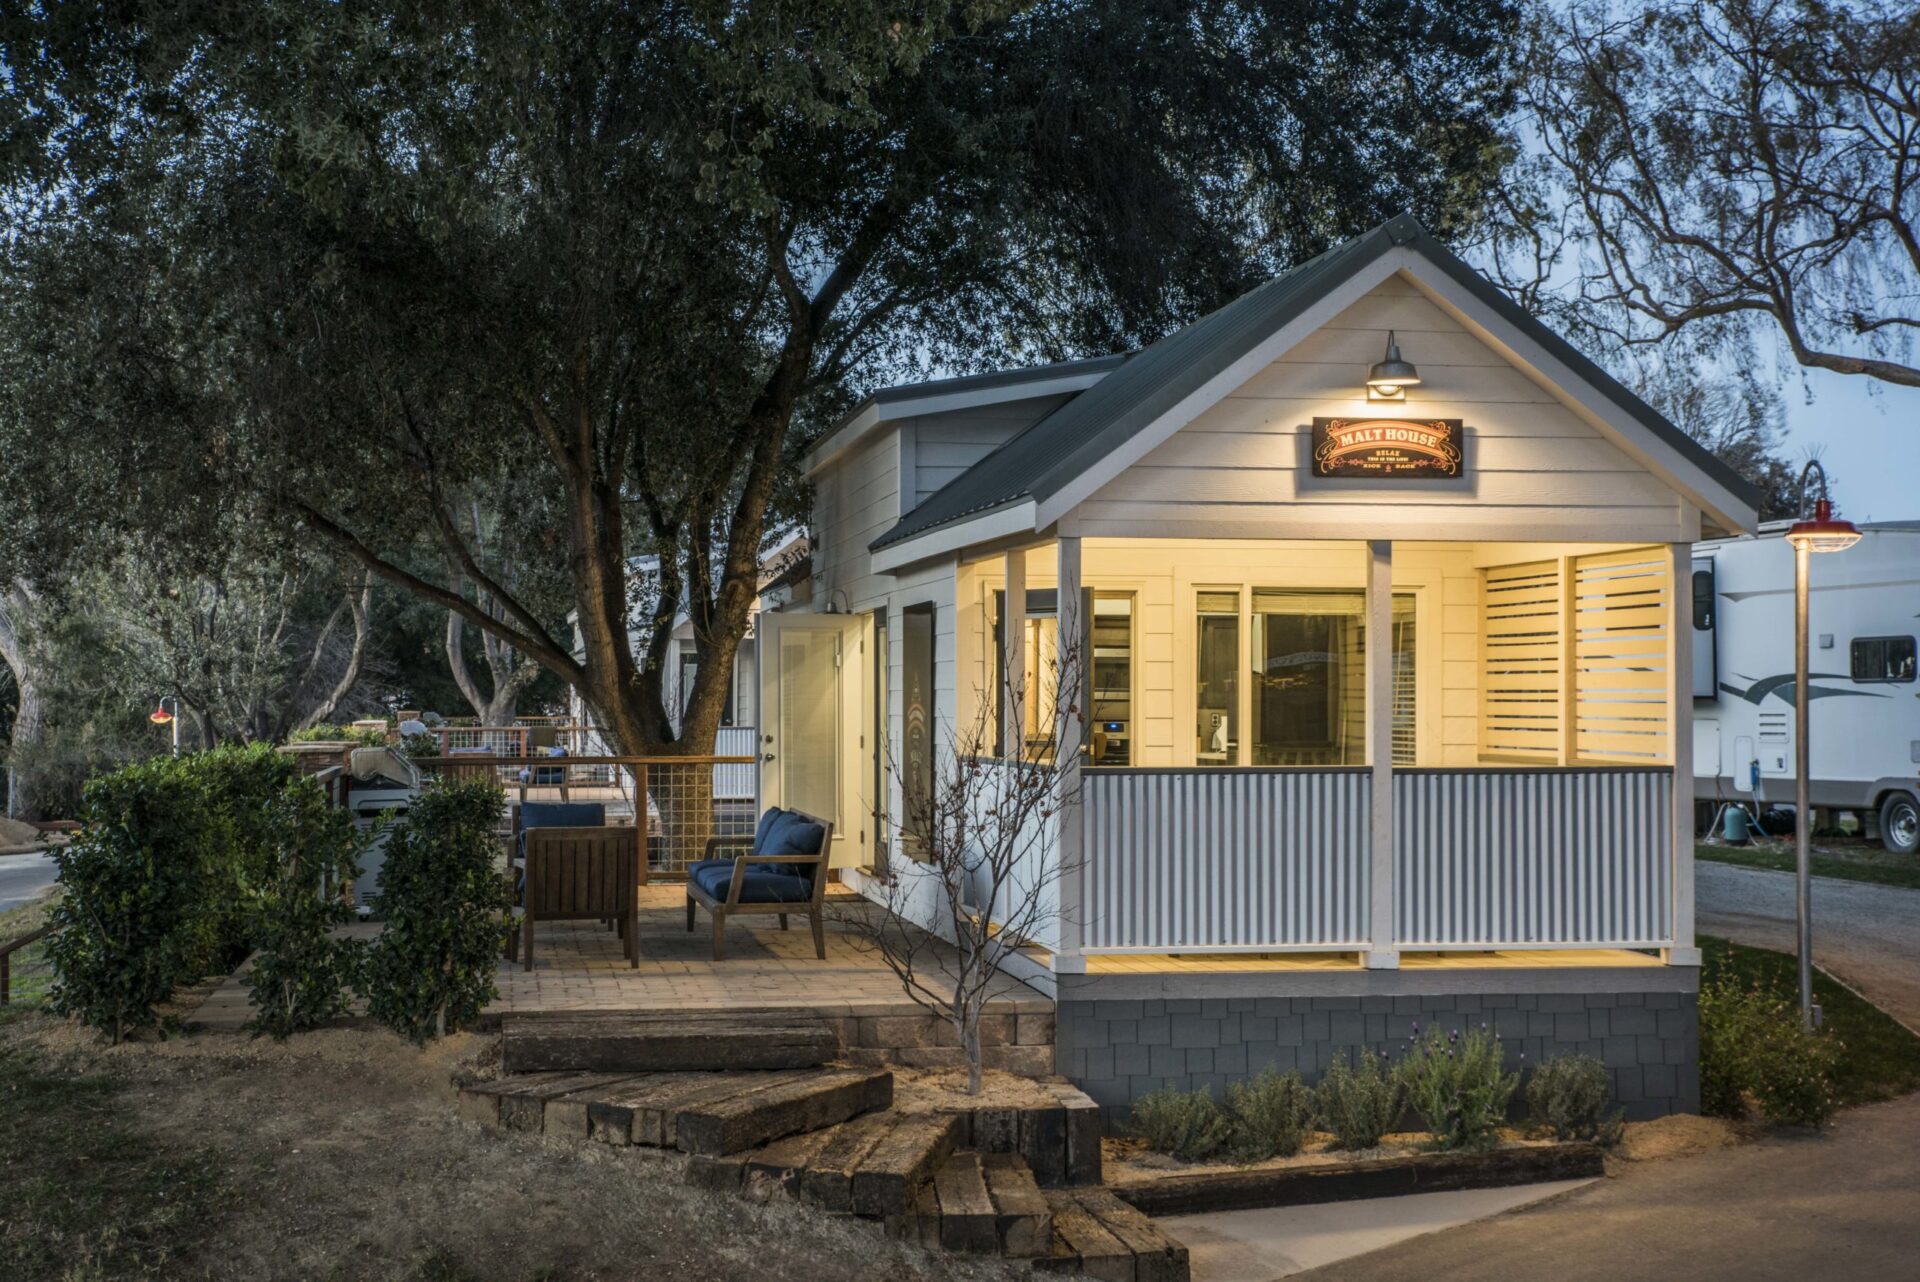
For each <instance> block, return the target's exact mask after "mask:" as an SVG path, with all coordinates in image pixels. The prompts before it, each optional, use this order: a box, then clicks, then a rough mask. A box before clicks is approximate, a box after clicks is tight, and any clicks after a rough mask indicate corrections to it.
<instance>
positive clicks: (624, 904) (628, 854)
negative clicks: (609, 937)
mask: <svg viewBox="0 0 1920 1282" xmlns="http://www.w3.org/2000/svg"><path fill="white" fill-rule="evenodd" d="M525 835H526V842H527V867H526V885H525V889H524V898H525V908H524V912H523V916H522V918H521V931H522V933H523V935H524V938H523V940H522V942H521V945H520V951H521V952H522V953H523V954H524V955H523V956H522V958H521V962H522V964H523V966H524V967H525V968H526V969H527V970H532V969H533V923H534V922H535V921H609V920H610V921H613V922H615V923H616V924H617V926H618V929H619V931H620V938H621V941H622V943H623V944H624V945H625V951H626V956H627V965H628V966H629V967H638V966H639V965H640V940H639V934H640V916H639V913H640V887H641V886H643V885H645V884H646V880H647V870H646V867H645V865H644V864H642V863H641V861H640V830H639V829H637V828H625V827H604V828H529V829H527V830H526V834H525Z"/></svg>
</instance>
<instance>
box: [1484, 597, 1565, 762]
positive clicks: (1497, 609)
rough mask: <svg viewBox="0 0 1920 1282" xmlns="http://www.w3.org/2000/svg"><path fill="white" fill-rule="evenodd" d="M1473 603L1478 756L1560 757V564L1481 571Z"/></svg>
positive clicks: (1529, 758)
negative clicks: (1477, 641)
mask: <svg viewBox="0 0 1920 1282" xmlns="http://www.w3.org/2000/svg"><path fill="white" fill-rule="evenodd" d="M1480 599H1481V601H1482V607H1481V608H1482V609H1483V611H1484V623H1485V636H1484V639H1483V641H1482V642H1481V654H1480V692H1481V693H1480V755H1481V756H1483V757H1489V758H1498V759H1502V760H1506V759H1512V760H1519V761H1557V760H1559V757H1560V685H1561V672H1560V563H1559V562H1558V561H1527V562H1525V563H1523V564H1520V565H1499V566H1494V567H1492V568H1490V569H1488V570H1486V571H1485V572H1484V582H1483V583H1482V585H1481V594H1480Z"/></svg>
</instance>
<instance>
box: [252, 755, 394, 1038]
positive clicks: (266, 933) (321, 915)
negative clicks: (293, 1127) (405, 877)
mask: <svg viewBox="0 0 1920 1282" xmlns="http://www.w3.org/2000/svg"><path fill="white" fill-rule="evenodd" d="M268 832H269V834H270V839H271V842H272V846H273V854H274V868H273V875H272V878H271V880H270V881H269V882H268V884H267V886H266V889H265V892H264V893H263V894H262V895H261V896H260V897H259V899H258V900H257V902H256V905H255V912H254V923H253V940H254V944H255V946H256V947H257V948H258V949H259V950H260V952H259V955H258V956H257V957H255V959H254V963H253V966H252V968H251V969H249V970H248V972H247V981H246V982H247V987H248V989H249V990H250V992H249V995H248V999H249V1000H250V1001H251V1002H252V1003H253V1005H254V1007H255V1008H256V1009H255V1013H254V1017H253V1021H252V1024H251V1027H252V1028H253V1029H254V1031H255V1032H257V1033H268V1034H270V1035H272V1036H274V1037H277V1038H285V1037H287V1036H289V1035H291V1034H293V1033H296V1032H299V1031H301V1030H303V1029H308V1028H312V1027H314V1026H315V1025H318V1024H321V1023H324V1022H325V1021H327V1020H329V1019H332V1018H333V1017H334V1016H336V1015H339V1014H342V1013H344V1012H345V1011H346V1010H347V1008H348V1005H349V998H348V989H349V988H350V987H351V986H352V984H353V982H354V978H355V970H356V961H357V959H358V956H359V945H358V941H356V940H352V939H342V938H337V937H335V936H334V935H333V934H332V931H333V928H334V927H336V926H339V925H342V924H343V923H345V922H348V921H351V920H352V919H353V910H352V909H351V908H349V907H348V906H347V903H346V899H345V896H344V895H343V894H342V893H341V890H342V888H343V887H344V885H345V884H346V883H347V882H348V881H351V880H352V878H353V877H354V876H355V874H356V873H357V872H358V871H359V870H358V867H357V866H356V865H357V860H358V856H359V854H360V851H361V849H362V848H363V847H364V845H365V841H364V839H362V838H361V837H360V835H359V834H357V833H356V832H355V831H354V827H353V820H352V818H351V817H350V816H349V815H348V813H347V812H346V811H345V810H342V809H340V808H338V807H336V806H331V805H329V804H327V798H326V795H325V794H324V793H323V792H321V790H320V789H319V788H318V787H316V786H315V785H314V784H313V783H312V782H310V781H307V780H298V781H295V782H292V783H289V784H288V785H287V786H286V787H285V788H283V789H282V790H281V792H280V795H279V796H278V797H277V798H275V799H274V803H273V806H272V811H271V818H270V822H269V824H268Z"/></svg>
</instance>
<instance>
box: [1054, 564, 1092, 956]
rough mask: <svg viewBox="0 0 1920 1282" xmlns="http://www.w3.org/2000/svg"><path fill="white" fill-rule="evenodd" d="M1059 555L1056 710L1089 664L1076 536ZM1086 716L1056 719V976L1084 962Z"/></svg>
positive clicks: (1088, 626) (1073, 696)
mask: <svg viewBox="0 0 1920 1282" xmlns="http://www.w3.org/2000/svg"><path fill="white" fill-rule="evenodd" d="M1056 546H1057V549H1058V554H1059V579H1058V582H1059V598H1058V605H1057V607H1056V609H1057V611H1058V621H1059V625H1060V626H1059V629H1058V634H1059V635H1058V640H1057V642H1056V645H1057V646H1058V655H1057V660H1058V662H1057V667H1056V671H1057V672H1058V673H1059V675H1060V678H1061V681H1062V686H1061V688H1060V689H1059V690H1058V691H1057V692H1056V693H1055V696H1054V698H1055V702H1056V703H1057V705H1058V706H1059V707H1060V708H1061V709H1065V708H1068V707H1080V704H1081V703H1082V702H1083V701H1084V700H1083V698H1082V695H1081V690H1082V689H1084V687H1085V685H1086V681H1085V679H1084V674H1085V673H1086V671H1087V667H1086V665H1089V664H1091V663H1092V662H1093V636H1092V620H1091V619H1085V618H1082V617H1081V614H1082V610H1081V591H1080V587H1081V575H1080V539H1079V536H1078V535H1062V536H1061V537H1060V538H1059V540H1058V542H1057V544H1056ZM1068 676H1072V678H1073V682H1074V688H1072V689H1068V688H1066V686H1065V684H1064V682H1065V679H1066V678H1067V677H1068ZM1089 715H1091V710H1090V709H1087V708H1084V707H1080V715H1079V716H1064V715H1063V716H1061V718H1060V743H1059V751H1060V756H1061V760H1062V761H1064V762H1065V763H1066V768H1065V770H1064V771H1062V780H1061V783H1062V787H1063V788H1064V789H1065V792H1066V798H1067V799H1066V803H1065V804H1064V805H1063V806H1062V807H1061V808H1060V839H1059V842H1058V843H1057V845H1056V847H1055V853H1056V854H1057V855H1058V856H1059V860H1060V875H1059V887H1058V889H1059V902H1060V951H1059V953H1058V954H1057V955H1056V956H1055V957H1054V964H1053V969H1054V972H1055V973H1056V974H1082V973H1084V972H1085V971H1086V968H1087V963H1086V960H1085V958H1083V957H1082V956H1081V953H1080V947H1081V940H1082V938H1083V936H1082V934H1081V927H1082V925H1083V923H1084V920H1085V918H1084V914H1083V913H1082V911H1081V904H1082V894H1081V886H1082V885H1083V876H1082V871H1083V870H1082V867H1081V863H1080V858H1081V840H1080V838H1081V825H1082V824H1083V823H1084V822H1085V815H1084V812H1083V811H1082V809H1081V806H1080V782H1081V774H1080V743H1081V717H1084V716H1089Z"/></svg>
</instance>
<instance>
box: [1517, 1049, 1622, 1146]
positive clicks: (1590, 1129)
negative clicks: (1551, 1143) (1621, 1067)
mask: <svg viewBox="0 0 1920 1282" xmlns="http://www.w3.org/2000/svg"><path fill="white" fill-rule="evenodd" d="M1612 1100H1613V1085H1612V1082H1611V1080H1610V1079H1609V1077H1608V1074H1607V1066H1606V1065H1605V1064H1602V1063H1601V1062H1600V1061H1599V1060H1597V1059H1595V1058H1594V1057H1593V1056H1591V1055H1555V1056H1552V1057H1550V1058H1548V1059H1547V1060H1545V1061H1543V1062H1542V1063H1541V1064H1540V1066H1539V1067H1538V1068H1536V1069H1534V1070H1533V1076H1532V1077H1530V1078H1528V1079H1527V1113H1528V1116H1530V1117H1531V1118H1532V1119H1533V1124H1534V1125H1535V1126H1536V1127H1538V1128H1540V1129H1541V1130H1544V1131H1546V1132H1547V1133H1548V1134H1549V1135H1552V1136H1553V1137H1554V1138H1555V1139H1559V1140H1592V1141H1594V1142H1596V1143H1599V1144H1604V1145H1607V1146H1608V1147H1612V1146H1613V1145H1614V1144H1617V1143H1619V1141H1620V1128H1621V1125H1622V1123H1621V1116H1622V1113H1621V1111H1620V1110H1618V1109H1616V1110H1614V1111H1613V1112H1612V1113H1608V1111H1607V1105H1608V1104H1610V1103H1612Z"/></svg>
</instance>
